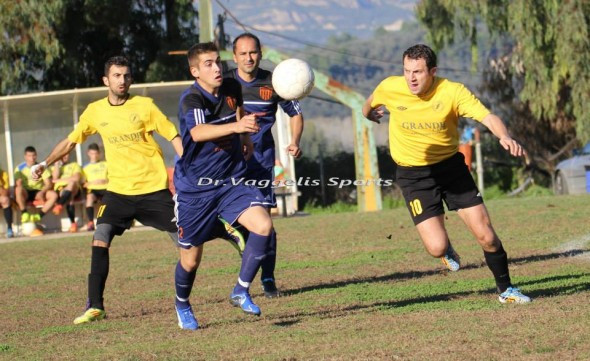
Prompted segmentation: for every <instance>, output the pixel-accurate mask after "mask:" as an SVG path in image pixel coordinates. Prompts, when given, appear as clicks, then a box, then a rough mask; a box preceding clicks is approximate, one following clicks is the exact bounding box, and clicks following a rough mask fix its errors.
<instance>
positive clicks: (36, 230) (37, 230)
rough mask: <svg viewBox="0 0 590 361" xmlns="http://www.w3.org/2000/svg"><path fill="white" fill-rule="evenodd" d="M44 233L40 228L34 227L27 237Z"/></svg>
mask: <svg viewBox="0 0 590 361" xmlns="http://www.w3.org/2000/svg"><path fill="white" fill-rule="evenodd" d="M43 234H44V233H43V231H42V230H40V229H39V228H35V229H33V231H32V232H31V234H30V235H29V237H39V236H42V235H43Z"/></svg>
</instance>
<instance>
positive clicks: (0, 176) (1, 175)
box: [0, 169, 10, 189]
mask: <svg viewBox="0 0 590 361" xmlns="http://www.w3.org/2000/svg"><path fill="white" fill-rule="evenodd" d="M0 180H1V182H2V184H0V187H1V188H4V189H8V187H9V186H10V184H8V172H6V171H5V170H2V169H0Z"/></svg>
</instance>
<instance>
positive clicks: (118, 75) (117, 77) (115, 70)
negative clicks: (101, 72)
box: [102, 65, 133, 98]
mask: <svg viewBox="0 0 590 361" xmlns="http://www.w3.org/2000/svg"><path fill="white" fill-rule="evenodd" d="M102 81H103V82H104V85H106V86H108V87H109V92H110V93H111V94H113V95H115V96H117V97H119V98H122V97H125V96H127V92H128V91H129V87H130V86H131V83H132V81H133V79H132V78H131V71H130V70H129V67H127V66H118V65H111V67H110V68H109V75H108V76H103V77H102Z"/></svg>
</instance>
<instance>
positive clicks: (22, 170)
mask: <svg viewBox="0 0 590 361" xmlns="http://www.w3.org/2000/svg"><path fill="white" fill-rule="evenodd" d="M49 178H51V173H50V172H49V170H48V169H45V170H44V171H43V174H42V175H41V179H39V180H37V181H34V180H33V178H32V177H31V168H30V167H29V166H27V162H22V163H21V164H19V165H17V166H16V168H14V181H15V182H16V181H17V180H18V179H20V180H22V182H23V187H24V188H25V189H26V190H28V191H40V190H41V189H43V184H44V181H45V180H47V179H49Z"/></svg>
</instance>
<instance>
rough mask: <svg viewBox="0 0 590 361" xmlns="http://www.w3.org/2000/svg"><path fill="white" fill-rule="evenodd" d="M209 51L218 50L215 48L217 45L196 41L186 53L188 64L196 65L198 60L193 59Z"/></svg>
mask: <svg viewBox="0 0 590 361" xmlns="http://www.w3.org/2000/svg"><path fill="white" fill-rule="evenodd" d="M211 52H216V53H218V52H219V50H217V46H216V45H215V44H213V43H211V42H209V43H198V44H195V45H193V46H191V47H190V49H188V52H187V53H186V57H187V58H188V66H189V67H190V66H196V65H197V64H198V61H197V62H196V63H195V60H196V59H198V58H199V55H201V54H205V53H211Z"/></svg>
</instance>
